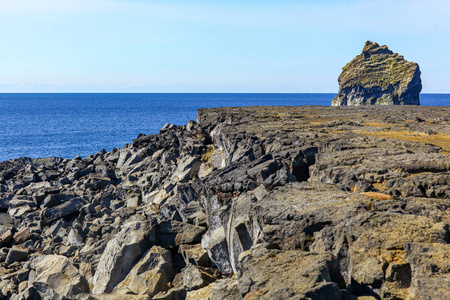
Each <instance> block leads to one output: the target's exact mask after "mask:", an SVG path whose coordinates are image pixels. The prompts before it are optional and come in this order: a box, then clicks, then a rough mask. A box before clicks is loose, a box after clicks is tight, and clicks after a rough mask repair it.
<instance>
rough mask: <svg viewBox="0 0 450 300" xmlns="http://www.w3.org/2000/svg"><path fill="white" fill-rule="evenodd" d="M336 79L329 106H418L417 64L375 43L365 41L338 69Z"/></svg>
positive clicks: (419, 86)
mask: <svg viewBox="0 0 450 300" xmlns="http://www.w3.org/2000/svg"><path fill="white" fill-rule="evenodd" d="M338 81H339V93H338V95H337V96H336V97H335V98H334V99H333V101H332V102H331V105H332V106H341V105H349V106H359V105H420V100H419V93H420V91H421V90H422V82H421V80H420V69H419V65H418V64H417V63H413V62H409V61H407V60H405V59H404V58H403V56H401V55H398V54H397V53H393V52H392V51H391V50H389V49H388V47H386V46H380V45H378V44H377V43H373V42H370V41H367V42H366V44H365V45H364V49H363V51H362V53H361V54H360V55H358V56H356V57H355V58H354V59H353V60H352V61H351V62H349V63H348V64H347V65H346V66H345V67H343V68H342V73H341V75H340V76H339V79H338Z"/></svg>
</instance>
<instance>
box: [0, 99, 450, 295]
mask: <svg viewBox="0 0 450 300" xmlns="http://www.w3.org/2000/svg"><path fill="white" fill-rule="evenodd" d="M448 116H450V107H426V106H424V107H410V106H391V107H379V106H370V107H331V108H330V107H316V106H300V107H241V108H232V107H228V108H216V109H200V110H199V111H198V117H197V122H194V121H190V122H189V123H188V124H187V125H185V126H175V125H167V126H164V127H163V128H162V129H161V133H160V134H154V135H139V137H138V138H136V139H135V140H134V141H133V142H132V143H130V144H128V145H126V146H125V147H124V148H122V149H114V150H112V151H111V152H106V151H102V152H99V153H96V154H93V155H89V156H87V157H85V158H81V157H75V158H74V159H64V160H63V159H61V158H44V159H29V158H19V159H16V160H11V161H6V162H2V163H0V299H79V300H82V299H92V300H105V299H111V300H113V299H131V300H133V299H136V300H138V299H139V300H140V299H159V300H162V299H166V300H167V299H172V300H185V299H236V300H243V299H312V300H317V299H325V300H335V299H356V298H357V297H359V296H372V297H368V298H373V299H450V295H449V291H448V286H449V284H450V266H449V260H448V257H449V256H450V243H449V242H450V190H449V188H448V187H449V186H450V160H449V159H448V158H449V151H450V135H449V132H450V122H449V117H448ZM232 275H235V276H232ZM361 299H362V298H361Z"/></svg>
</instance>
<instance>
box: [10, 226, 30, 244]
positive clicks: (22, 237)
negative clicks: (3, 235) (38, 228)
mask: <svg viewBox="0 0 450 300" xmlns="http://www.w3.org/2000/svg"><path fill="white" fill-rule="evenodd" d="M13 238H14V241H16V243H17V244H22V243H24V242H26V241H28V240H29V239H30V238H31V231H30V228H29V227H26V228H23V229H22V230H19V231H18V232H16V233H15V234H14V237H13Z"/></svg>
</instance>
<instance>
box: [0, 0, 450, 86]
mask: <svg viewBox="0 0 450 300" xmlns="http://www.w3.org/2000/svg"><path fill="white" fill-rule="evenodd" d="M449 16H450V1H448V0H427V1H423V0H396V1H392V0H389V1H388V0H377V1H375V0H342V1H333V0H315V1H303V0H296V1H282V0H278V1H270V0H254V1H251V0H239V1H237V0H227V1H223V0H215V1H197V0H190V1H171V0H165V1H144V0H126V1H125V0H39V1H37V0H15V1H11V0H0V92H239V93H240V92H261V93H282V92H284V93H327V92H329V93H336V92H337V91H338V83H337V78H338V76H339V74H340V72H341V69H342V67H343V66H344V65H345V64H346V63H347V62H349V61H350V60H351V59H353V58H354V57H355V56H356V55H358V54H360V53H361V50H362V48H363V46H364V43H365V42H366V41H367V40H371V41H375V42H377V43H379V44H382V45H388V47H389V48H390V49H391V50H393V51H394V52H397V53H400V54H402V55H404V57H405V58H406V59H407V60H409V61H414V62H417V63H418V64H419V66H420V69H421V71H422V84H423V90H422V92H425V93H450V17H449Z"/></svg>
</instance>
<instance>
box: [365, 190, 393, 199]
mask: <svg viewBox="0 0 450 300" xmlns="http://www.w3.org/2000/svg"><path fill="white" fill-rule="evenodd" d="M361 194H363V195H365V196H367V197H369V198H372V199H376V200H380V201H382V200H391V199H392V197H391V196H389V195H386V194H383V193H377V192H364V193H361Z"/></svg>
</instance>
